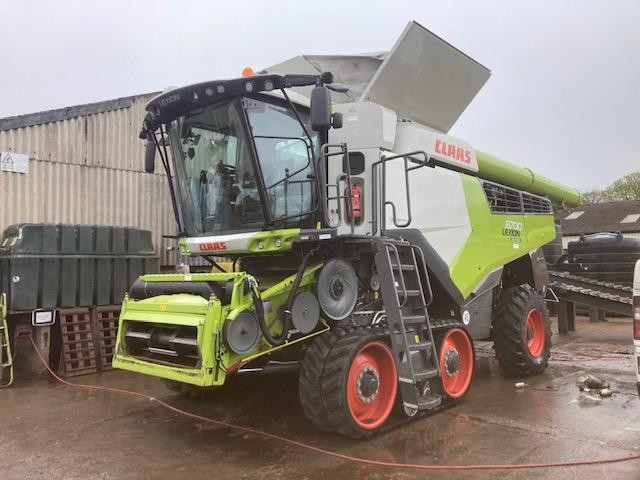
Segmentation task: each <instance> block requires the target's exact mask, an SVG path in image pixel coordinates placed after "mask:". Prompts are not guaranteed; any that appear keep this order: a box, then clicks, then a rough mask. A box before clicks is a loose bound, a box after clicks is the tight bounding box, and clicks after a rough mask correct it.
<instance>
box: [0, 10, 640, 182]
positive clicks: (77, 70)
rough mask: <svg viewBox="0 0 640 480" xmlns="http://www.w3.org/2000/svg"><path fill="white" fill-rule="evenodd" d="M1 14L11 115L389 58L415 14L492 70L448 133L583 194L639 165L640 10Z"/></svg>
mask: <svg viewBox="0 0 640 480" xmlns="http://www.w3.org/2000/svg"><path fill="white" fill-rule="evenodd" d="M0 19H1V21H2V22H1V23H2V34H1V35H0V60H1V61H0V71H1V74H0V118H1V117H7V116H12V115H20V114H25V113H31V112H37V111H42V110H49V109H54V108H60V107H66V106H71V105H79V104H83V103H89V102H96V101H101V100H108V99H112V98H117V97H123V96H128V95H135V94H140V93H148V92H152V91H158V90H162V89H163V88H165V87H167V86H169V85H174V86H179V85H186V84H189V83H195V82H199V81H205V80H213V79H217V78H230V77H237V76H240V73H241V71H242V69H243V68H244V67H245V66H251V67H253V68H254V69H255V70H259V69H261V68H263V67H267V66H269V65H272V64H275V63H278V62H280V61H282V60H285V59H287V58H290V57H293V56H295V55H299V54H349V53H363V52H377V51H386V50H389V49H390V48H391V47H392V46H393V44H394V42H395V40H396V38H397V37H398V35H399V34H400V33H401V32H402V30H403V28H404V27H405V25H406V24H407V22H408V21H410V20H416V21H418V22H419V23H421V24H422V25H423V26H425V27H426V28H428V29H429V30H431V31H432V32H434V33H436V34H437V35H439V36H440V37H442V38H444V39H445V40H446V41H448V42H449V43H451V44H453V45H454V46H456V47H457V48H459V49H460V50H462V51H463V52H465V53H466V54H468V55H469V56H471V57H472V58H474V59H476V60H477V61H478V62H480V63H482V64H483V65H485V66H486V67H488V68H489V69H490V70H491V71H492V76H491V78H490V79H489V81H488V82H487V84H486V85H485V86H484V87H483V89H482V90H481V91H480V93H479V94H478V95H477V96H476V98H475V99H474V101H473V102H472V103H471V104H470V105H469V107H468V108H467V110H466V111H465V112H464V113H463V114H462V115H461V117H460V118H459V120H458V122H457V123H456V125H454V127H453V128H452V130H451V131H450V132H449V133H450V134H452V135H454V136H456V137H459V138H461V139H463V140H465V141H467V142H468V143H470V144H471V145H472V146H474V147H475V148H478V149H480V150H484V151H486V152H489V153H492V154H494V155H497V156H499V157H501V158H503V159H505V160H507V161H510V162H512V163H515V164H518V165H523V166H526V167H529V168H531V169H532V170H534V171H535V172H536V173H539V174H542V175H545V176H548V177H551V178H553V179H555V180H558V181H561V182H563V183H565V184H568V185H572V186H574V187H577V188H580V189H591V188H594V187H602V186H606V185H608V184H609V183H611V182H612V181H614V180H616V179H617V178H619V177H621V176H623V175H625V174H627V173H629V172H631V171H634V170H638V169H640V153H639V152H640V1H637V0H608V1H607V0H601V1H593V0H563V1H550V0H536V1H528V2H515V1H497V0H496V1H487V0H483V1H473V0H469V1H461V0H460V1H456V0H452V1H448V2H443V1H427V0H423V1H403V0H386V1H378V0H369V1H348V0H341V1H334V0H324V1H312V0H307V1H302V0H299V1H285V0H269V1H257V0H256V1H241V0H234V1H231V2H222V1H195V0H182V1H172V2H170V1H166V0H154V1H153V2H149V1H141V0H128V1H122V0H109V1H71V0H56V1H55V2H53V1H40V0H0ZM338 80H339V79H338Z"/></svg>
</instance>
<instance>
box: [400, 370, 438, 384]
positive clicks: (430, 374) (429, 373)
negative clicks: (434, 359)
mask: <svg viewBox="0 0 640 480" xmlns="http://www.w3.org/2000/svg"><path fill="white" fill-rule="evenodd" d="M414 375H415V378H414V379H411V378H407V377H398V381H400V382H403V383H412V384H415V383H416V382H419V381H421V380H429V379H430V378H435V377H437V376H438V369H437V368H431V369H429V370H424V371H422V372H414Z"/></svg>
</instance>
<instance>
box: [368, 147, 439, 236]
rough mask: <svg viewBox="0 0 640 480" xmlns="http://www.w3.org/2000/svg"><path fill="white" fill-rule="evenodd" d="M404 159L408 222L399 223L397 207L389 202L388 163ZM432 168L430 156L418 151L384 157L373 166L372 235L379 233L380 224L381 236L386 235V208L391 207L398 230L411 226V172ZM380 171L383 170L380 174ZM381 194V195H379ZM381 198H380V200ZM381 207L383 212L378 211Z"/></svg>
mask: <svg viewBox="0 0 640 480" xmlns="http://www.w3.org/2000/svg"><path fill="white" fill-rule="evenodd" d="M416 156H422V157H423V159H418V158H415V157H416ZM399 158H402V159H403V160H404V181H405V187H406V190H405V191H406V199H407V220H406V221H405V222H400V223H399V222H398V217H397V211H396V205H395V203H393V202H392V201H389V200H387V188H386V182H387V163H388V162H390V161H391V160H397V159H399ZM426 166H431V162H430V159H429V155H427V153H426V152H424V151H423V150H416V151H414V152H408V153H403V154H400V155H393V156H391V157H382V159H380V160H378V161H377V162H375V163H373V164H372V165H371V179H372V187H373V188H372V191H373V196H372V225H371V229H372V234H374V235H375V234H376V233H377V232H378V224H379V225H380V234H381V235H384V234H385V231H386V229H387V218H386V217H387V216H386V208H387V206H390V207H391V213H392V218H393V224H394V225H395V226H396V227H398V228H405V227H408V226H409V225H410V224H411V220H412V218H411V194H410V192H409V172H411V171H412V170H417V169H419V168H422V167H426ZM380 170H382V171H381V172H380ZM378 192H380V193H378ZM378 196H380V198H378ZM379 206H381V207H382V208H381V209H380V210H381V211H378V207H379ZM378 217H380V218H378Z"/></svg>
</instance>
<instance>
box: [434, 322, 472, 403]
mask: <svg viewBox="0 0 640 480" xmlns="http://www.w3.org/2000/svg"><path fill="white" fill-rule="evenodd" d="M439 361H440V375H441V377H442V386H443V387H444V391H445V392H446V394H447V395H448V396H449V397H451V398H460V397H462V396H463V395H464V394H465V393H466V392H467V390H468V389H469V385H470V384H471V377H472V376H473V346H472V345H471V339H470V338H469V335H467V333H466V332H465V331H464V330H462V329H461V328H453V329H451V330H449V331H448V332H447V334H446V336H445V337H444V339H443V341H442V346H441V348H440V355H439Z"/></svg>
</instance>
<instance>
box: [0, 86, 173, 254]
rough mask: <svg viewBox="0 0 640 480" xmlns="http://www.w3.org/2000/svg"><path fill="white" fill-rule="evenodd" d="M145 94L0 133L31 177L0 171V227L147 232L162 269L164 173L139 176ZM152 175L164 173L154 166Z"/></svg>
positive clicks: (167, 221) (167, 224) (168, 215)
mask: <svg viewBox="0 0 640 480" xmlns="http://www.w3.org/2000/svg"><path fill="white" fill-rule="evenodd" d="M149 98H150V95H146V96H144V95H143V96H138V97H132V99H131V100H132V102H131V106H130V107H128V108H122V109H118V110H112V111H108V112H103V113H96V114H92V115H86V116H82V117H77V118H72V119H69V120H64V121H59V122H53V123H46V124H43V125H34V126H28V127H24V128H16V129H13V130H6V131H1V132H0V151H3V152H6V151H10V152H16V153H24V154H28V155H29V173H28V174H20V173H13V172H4V171H0V192H1V193H2V195H1V196H0V199H1V202H2V205H1V207H0V228H1V229H2V230H4V229H5V228H6V227H7V226H9V225H11V224H14V223H21V222H55V223H89V224H109V225H129V226H134V227H139V228H144V229H148V230H151V231H152V233H153V241H154V245H155V247H156V251H157V252H158V254H159V255H160V258H161V263H162V264H163V265H168V264H174V263H175V253H173V252H168V251H167V247H168V246H173V245H175V242H174V241H173V240H169V239H164V238H162V235H168V234H174V233H175V220H174V216H173V210H172V208H171V202H170V198H169V194H168V191H167V183H166V178H165V176H164V175H163V174H162V173H156V174H153V175H152V174H148V173H145V172H144V171H143V157H144V142H143V141H142V140H140V139H139V138H138V133H139V131H140V126H141V125H142V118H143V116H144V105H145V103H146V102H147V100H148V99H149ZM156 170H157V171H158V172H160V171H161V170H162V168H161V167H160V166H159V165H158V167H157V168H156Z"/></svg>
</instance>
